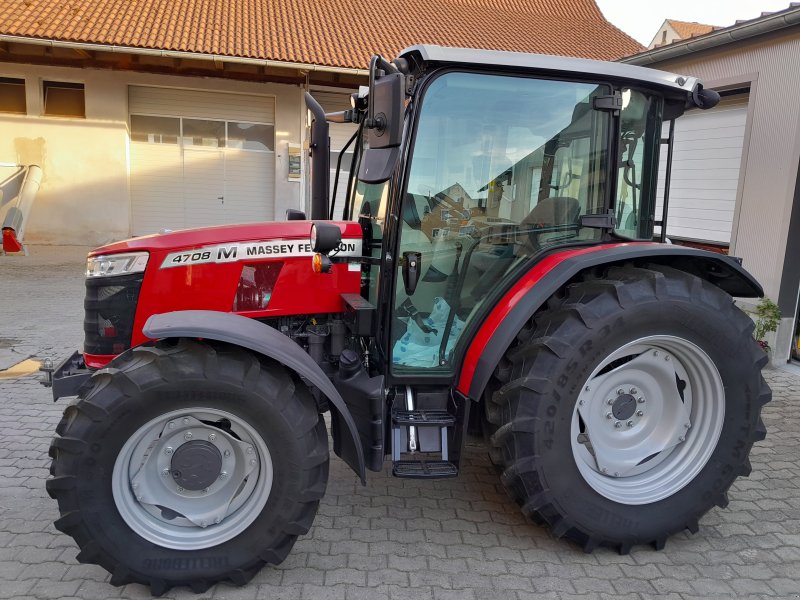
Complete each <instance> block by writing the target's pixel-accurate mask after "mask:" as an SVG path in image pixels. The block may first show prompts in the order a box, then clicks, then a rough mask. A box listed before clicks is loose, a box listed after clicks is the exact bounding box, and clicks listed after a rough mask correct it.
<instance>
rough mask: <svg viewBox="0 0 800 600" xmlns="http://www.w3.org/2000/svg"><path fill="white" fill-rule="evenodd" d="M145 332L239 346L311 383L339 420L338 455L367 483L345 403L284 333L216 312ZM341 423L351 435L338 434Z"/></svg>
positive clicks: (160, 319)
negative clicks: (326, 400) (322, 395)
mask: <svg viewBox="0 0 800 600" xmlns="http://www.w3.org/2000/svg"><path fill="white" fill-rule="evenodd" d="M143 331H144V334H145V335H146V336H147V337H149V338H151V339H162V338H179V337H188V338H203V339H208V340H217V341H220V342H227V343H229V344H235V345H237V346H241V347H243V348H248V349H250V350H252V351H253V352H258V353H259V354H263V355H264V356H267V357H269V358H272V359H274V360H276V361H278V362H279V363H281V364H283V365H285V366H286V367H287V368H289V369H291V370H293V371H294V372H295V373H297V374H298V375H300V376H301V377H303V378H305V379H306V380H308V381H309V382H310V383H311V384H312V385H313V386H315V387H316V388H318V389H319V391H320V392H322V393H323V394H324V395H325V396H326V397H327V398H328V401H329V402H330V407H331V411H333V412H335V413H336V417H338V418H334V419H331V422H332V426H331V435H332V436H333V438H334V439H335V440H337V439H338V440H339V441H340V444H339V449H340V451H339V452H337V454H338V455H339V456H340V458H341V459H342V460H344V461H345V462H346V463H347V464H348V465H349V466H350V468H351V469H353V471H355V472H356V475H358V476H359V477H360V478H361V482H362V483H366V474H365V467H364V451H363V449H362V447H361V442H360V438H359V434H358V429H357V428H356V424H355V422H354V421H353V416H352V415H351V414H350V411H349V410H348V408H347V405H346V404H345V402H344V399H343V398H342V396H341V395H340V394H339V392H338V391H337V390H336V388H335V387H334V385H333V383H331V380H330V379H329V378H328V376H327V375H325V373H324V372H323V371H322V369H321V368H320V367H319V365H317V363H315V362H314V361H313V360H312V359H311V357H310V356H309V355H308V354H307V353H306V352H305V351H304V350H303V349H302V348H301V347H300V346H298V345H297V344H296V343H294V341H292V340H291V339H289V338H288V337H286V336H285V335H283V334H282V333H281V332H280V331H278V330H276V329H273V328H272V327H270V326H269V325H264V324H263V323H260V322H259V321H255V320H253V319H249V318H247V317H242V316H240V315H236V314H233V313H223V312H217V311H212V310H181V311H175V312H168V313H163V314H160V315H153V316H151V317H150V318H149V319H147V322H146V323H145V325H144V328H143ZM341 423H344V425H345V427H346V430H347V433H348V434H349V435H344V432H341V431H338V429H339V427H341V425H340V424H341Z"/></svg>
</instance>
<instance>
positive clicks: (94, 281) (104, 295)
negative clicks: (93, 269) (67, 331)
mask: <svg viewBox="0 0 800 600" xmlns="http://www.w3.org/2000/svg"><path fill="white" fill-rule="evenodd" d="M142 279H144V273H134V274H132V275H116V276H114V277H90V278H87V279H86V298H85V299H84V301H83V308H84V317H83V332H84V341H83V351H84V352H86V353H87V354H119V353H121V352H124V351H125V350H127V349H128V348H130V345H131V336H132V335H133V318H134V316H135V315H136V304H137V302H138V300H139V290H140V289H141V287H142Z"/></svg>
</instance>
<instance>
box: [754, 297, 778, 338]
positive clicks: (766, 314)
mask: <svg viewBox="0 0 800 600" xmlns="http://www.w3.org/2000/svg"><path fill="white" fill-rule="evenodd" d="M755 317H756V318H755V322H756V328H755V331H753V336H754V337H755V338H756V340H757V341H758V343H759V344H760V345H761V347H762V348H763V349H764V350H768V349H769V344H768V343H767V341H766V340H765V339H764V338H765V337H766V336H767V334H768V333H772V332H773V331H776V330H777V329H778V324H779V323H780V322H781V309H780V308H778V305H777V304H775V303H774V302H773V301H772V300H770V299H769V298H766V297H765V298H762V299H761V302H759V303H758V306H756V310H755Z"/></svg>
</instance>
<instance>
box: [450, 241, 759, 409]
mask: <svg viewBox="0 0 800 600" xmlns="http://www.w3.org/2000/svg"><path fill="white" fill-rule="evenodd" d="M624 262H638V263H642V264H645V263H650V264H660V265H667V266H670V267H673V268H675V269H678V270H681V271H685V272H687V273H691V274H692V275H696V276H698V277H700V278H701V279H705V280H706V281H708V282H710V283H713V284H714V285H716V286H717V287H719V288H720V289H722V290H723V291H725V292H727V293H728V294H730V295H731V296H738V297H740V298H760V297H761V296H763V295H764V291H763V289H762V288H761V285H759V283H758V282H757V281H756V280H755V278H754V277H753V276H752V275H750V273H748V272H747V271H745V270H744V268H743V267H742V266H741V264H740V263H739V261H738V260H737V259H736V258H732V257H730V256H725V255H723V254H716V253H714V252H708V251H706V250H698V249H696V248H690V247H687V246H677V245H673V244H655V243H650V242H634V243H624V244H604V245H600V246H591V247H584V248H570V249H564V250H558V251H554V252H552V253H551V254H548V255H547V256H545V257H544V258H542V259H541V260H539V261H538V262H537V263H536V264H535V265H533V267H532V268H531V269H530V270H529V271H528V272H527V273H526V274H525V275H524V276H522V277H521V278H520V279H519V280H518V281H517V282H516V283H515V284H514V285H513V286H512V288H511V289H510V290H508V292H506V294H505V295H504V296H503V297H502V298H501V299H500V301H499V302H498V303H497V304H496V305H495V306H494V308H493V309H492V311H491V312H490V313H489V315H488V316H487V317H486V319H484V320H483V322H482V323H481V325H480V327H479V329H478V330H477V332H476V333H475V335H474V336H473V338H472V341H471V342H470V345H469V346H468V348H467V350H466V353H465V354H464V360H463V361H461V365H462V367H461V371H460V372H459V373H458V377H457V378H456V381H457V382H458V383H457V384H456V390H457V391H458V392H459V393H461V394H463V395H464V396H466V397H468V398H471V399H472V400H476V401H477V400H480V398H481V395H482V394H483V391H484V389H485V388H486V384H487V383H488V382H489V379H490V378H491V376H492V373H493V372H494V370H495V368H496V367H497V365H498V364H499V362H500V359H501V358H502V356H503V354H504V353H505V351H506V350H507V349H508V347H509V346H510V345H511V343H512V342H513V340H514V338H515V337H516V335H517V334H518V333H519V331H520V330H521V329H522V327H523V326H524V325H525V323H526V322H527V321H528V320H529V319H530V318H531V317H532V316H533V315H534V314H535V313H536V311H537V310H539V309H540V308H541V307H542V306H543V305H544V304H545V302H547V300H548V299H549V298H550V297H551V296H552V295H553V294H555V293H556V292H557V291H558V290H560V289H561V288H562V287H563V286H564V285H565V284H566V283H567V282H569V281H570V280H571V279H572V278H574V277H575V276H576V275H578V274H579V273H580V272H581V271H584V270H586V269H589V268H592V267H598V266H602V265H609V264H614V263H624Z"/></svg>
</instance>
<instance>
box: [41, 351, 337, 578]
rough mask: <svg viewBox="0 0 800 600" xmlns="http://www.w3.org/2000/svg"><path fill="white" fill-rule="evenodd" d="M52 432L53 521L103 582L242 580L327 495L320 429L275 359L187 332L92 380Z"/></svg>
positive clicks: (278, 557) (299, 387)
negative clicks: (106, 574)
mask: <svg viewBox="0 0 800 600" xmlns="http://www.w3.org/2000/svg"><path fill="white" fill-rule="evenodd" d="M57 433H58V434H59V437H56V438H55V439H54V440H53V443H52V445H51V456H52V457H53V465H52V469H51V470H52V472H53V475H54V478H53V479H51V480H49V481H48V484H47V487H48V491H49V492H50V494H51V496H53V497H54V498H56V499H57V500H58V504H59V509H60V511H61V518H60V519H59V520H58V521H56V527H57V528H58V529H59V530H61V531H64V532H65V533H68V534H69V535H71V536H72V537H74V538H75V540H76V542H77V543H78V545H79V546H80V547H81V551H80V553H79V554H78V560H79V561H81V562H92V563H95V564H99V565H101V566H102V567H104V568H106V569H107V570H108V571H110V572H111V573H112V579H111V582H112V583H113V584H115V585H123V584H125V583H128V582H140V583H144V584H147V585H150V587H151V590H152V591H153V593H154V594H161V593H163V592H165V591H166V590H168V589H169V588H170V587H172V586H174V585H188V586H191V587H192V589H193V590H195V591H202V590H204V589H206V588H208V587H209V586H210V585H212V584H214V583H216V582H218V581H223V580H228V581H231V582H233V583H235V584H239V585H242V584H244V583H246V582H247V581H249V579H250V578H251V577H252V576H253V575H254V574H255V573H256V572H257V571H258V570H259V569H260V568H261V567H262V566H263V565H264V564H265V563H279V562H281V561H282V560H283V559H284V558H285V557H286V555H287V554H288V553H289V550H290V549H291V547H292V545H293V544H294V542H295V540H296V538H297V536H298V535H301V534H303V533H306V532H307V531H308V529H309V527H310V526H311V523H312V521H313V519H314V516H315V514H316V510H317V506H318V504H319V499H320V498H321V497H322V495H323V494H324V491H325V486H326V482H327V476H328V444H327V433H326V431H325V424H324V422H323V421H322V419H321V417H320V415H319V414H318V412H317V409H316V404H315V402H314V400H313V398H312V397H311V394H310V393H309V391H308V390H307V389H306V387H305V386H304V385H303V384H302V383H300V382H299V381H298V380H296V379H295V378H294V377H292V376H291V375H290V374H289V373H288V372H287V371H286V370H285V369H284V368H283V367H282V366H280V365H278V364H277V363H274V362H272V361H268V360H266V359H263V360H262V359H260V358H259V357H257V356H256V355H254V354H252V353H250V352H248V351H245V350H242V349H239V348H235V347H231V346H225V345H218V346H212V345H210V344H206V343H201V342H192V341H186V340H183V341H181V342H179V343H178V344H177V345H173V344H165V343H159V344H158V345H157V346H151V347H142V348H136V349H134V350H132V351H130V352H128V353H126V354H125V355H123V356H121V357H120V358H118V359H117V360H116V361H115V362H114V363H112V366H111V368H109V369H104V370H102V371H100V372H98V373H97V374H95V376H94V377H93V379H92V382H91V387H89V388H88V389H87V390H85V391H84V392H83V393H81V395H80V396H79V398H78V400H77V401H76V402H75V403H74V404H72V405H70V406H69V407H68V408H67V409H66V411H65V413H64V418H63V419H62V421H61V423H60V424H59V427H58V430H57Z"/></svg>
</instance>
